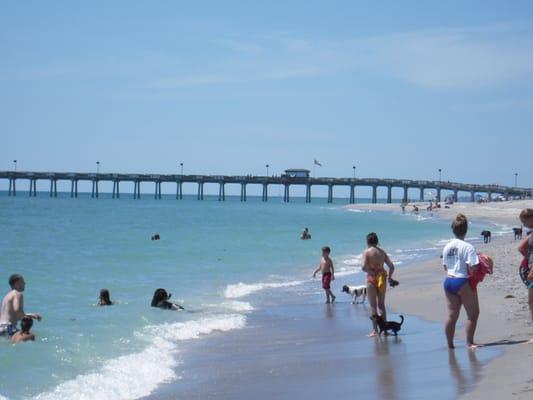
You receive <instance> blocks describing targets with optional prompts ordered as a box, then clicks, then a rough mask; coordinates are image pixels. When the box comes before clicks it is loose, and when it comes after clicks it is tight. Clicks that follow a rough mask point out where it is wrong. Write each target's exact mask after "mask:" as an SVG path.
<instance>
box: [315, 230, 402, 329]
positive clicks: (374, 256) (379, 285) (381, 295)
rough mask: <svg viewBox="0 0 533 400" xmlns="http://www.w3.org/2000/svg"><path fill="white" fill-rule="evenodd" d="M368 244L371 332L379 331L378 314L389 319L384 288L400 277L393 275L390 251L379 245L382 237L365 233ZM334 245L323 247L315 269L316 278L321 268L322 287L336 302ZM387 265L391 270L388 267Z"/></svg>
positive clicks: (366, 268)
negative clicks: (333, 285)
mask: <svg viewBox="0 0 533 400" xmlns="http://www.w3.org/2000/svg"><path fill="white" fill-rule="evenodd" d="M366 243H367V246H368V248H367V249H366V250H365V252H364V253H363V262H362V264H363V268H362V270H363V271H364V272H366V274H367V277H366V283H367V287H366V294H367V298H368V304H369V306H370V319H371V320H372V331H371V332H370V334H369V335H368V336H377V335H378V326H377V318H376V317H377V316H380V317H381V318H382V319H383V320H384V321H386V320H387V310H386V308H385V292H386V290H387V282H388V284H389V285H390V286H392V287H394V286H396V285H398V281H396V280H394V279H392V274H393V273H394V263H393V262H392V261H391V259H390V257H389V256H388V254H387V253H386V252H385V251H384V250H383V249H382V248H380V247H379V246H378V244H379V239H378V235H377V234H376V233H375V232H371V233H369V234H368V235H367V236H366ZM330 254H331V249H330V248H329V247H328V246H324V247H322V258H321V259H320V265H319V266H318V268H317V269H315V270H314V271H313V278H314V277H316V274H317V273H318V272H319V271H320V272H321V273H322V288H323V289H324V291H325V293H326V303H327V304H330V303H334V302H335V299H336V297H335V295H334V294H333V292H332V291H331V281H333V280H335V268H334V266H333V261H332V260H331V258H330ZM385 265H387V267H388V269H389V272H388V273H387V271H386V270H385Z"/></svg>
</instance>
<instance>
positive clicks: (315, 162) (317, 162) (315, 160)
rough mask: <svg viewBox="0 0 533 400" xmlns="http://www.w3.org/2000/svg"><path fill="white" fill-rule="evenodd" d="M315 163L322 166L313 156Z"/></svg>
mask: <svg viewBox="0 0 533 400" xmlns="http://www.w3.org/2000/svg"><path fill="white" fill-rule="evenodd" d="M315 165H318V166H319V167H321V166H322V164H320V163H319V162H318V161H317V159H316V158H315Z"/></svg>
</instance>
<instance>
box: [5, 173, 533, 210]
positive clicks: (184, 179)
mask: <svg viewBox="0 0 533 400" xmlns="http://www.w3.org/2000/svg"><path fill="white" fill-rule="evenodd" d="M288 171H291V170H288ZM288 171H286V172H288ZM0 179H6V180H8V181H9V190H8V195H9V196H16V195H17V183H19V182H21V181H26V182H28V191H27V193H28V195H29V196H30V197H32V196H33V197H36V196H37V181H39V180H41V181H48V182H49V183H50V191H49V195H50V197H57V182H58V181H68V182H70V197H73V198H76V197H78V182H80V181H89V182H91V185H92V190H91V197H93V198H98V197H99V183H101V182H112V184H113V191H112V197H113V198H116V199H118V198H120V195H121V192H120V185H121V183H123V182H132V183H133V188H134V190H133V198H134V199H140V198H141V184H143V185H146V184H150V185H151V186H152V187H153V188H154V191H153V196H154V198H155V199H161V185H162V184H163V183H165V184H172V185H175V187H176V199H178V200H181V199H183V184H184V183H194V184H196V185H197V196H196V197H197V199H198V200H203V199H204V185H206V184H215V185H218V200H219V201H224V200H226V189H225V188H226V185H228V184H236V185H240V200H241V201H246V199H247V187H248V186H249V185H261V186H262V201H264V202H266V201H268V199H269V186H271V185H280V186H281V187H282V188H283V201H284V202H289V201H290V199H291V194H290V189H291V186H295V185H303V186H304V187H305V202H306V203H310V202H311V200H312V188H313V187H316V186H325V187H327V191H328V196H327V199H328V203H332V202H333V193H334V188H335V187H339V186H345V187H348V188H349V191H350V196H349V202H350V204H353V203H355V198H356V197H355V196H356V189H357V188H360V187H370V188H371V192H372V202H373V203H376V202H377V200H378V188H380V187H384V188H386V189H387V202H388V203H391V202H392V190H393V188H400V189H403V200H405V201H407V200H408V190H409V189H418V190H419V191H420V195H419V200H420V201H424V200H425V199H424V194H425V192H426V190H435V192H436V196H435V197H434V198H435V199H436V200H439V201H441V192H442V191H443V190H447V191H449V192H451V193H452V195H453V199H454V200H457V199H458V198H459V196H460V194H461V193H465V194H467V195H468V197H469V198H470V200H471V201H475V200H476V196H479V195H484V196H485V197H486V199H487V200H488V201H491V200H492V199H493V196H495V195H499V196H503V197H504V198H506V199H509V198H515V197H519V198H528V197H531V196H532V194H533V189H531V188H518V187H508V186H500V185H479V184H465V183H457V182H444V181H427V180H409V179H377V178H323V177H320V178H312V177H309V176H308V174H307V176H305V175H304V176H299V175H298V174H287V173H286V174H283V175H281V176H272V177H270V176H252V175H246V176H225V175H181V174H180V175H173V174H170V175H169V174H114V173H83V172H22V171H20V172H15V171H0ZM19 187H20V186H19Z"/></svg>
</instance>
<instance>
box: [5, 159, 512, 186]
mask: <svg viewBox="0 0 533 400" xmlns="http://www.w3.org/2000/svg"><path fill="white" fill-rule="evenodd" d="M13 168H14V170H15V172H17V160H13ZM515 186H516V185H515Z"/></svg>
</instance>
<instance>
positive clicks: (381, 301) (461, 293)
mask: <svg viewBox="0 0 533 400" xmlns="http://www.w3.org/2000/svg"><path fill="white" fill-rule="evenodd" d="M520 221H521V223H522V224H523V226H524V227H525V229H526V233H527V235H526V237H525V238H524V239H523V240H522V241H521V242H520V244H519V246H518V251H519V252H520V254H522V256H523V257H524V258H523V260H522V263H521V265H520V277H521V278H522V280H523V282H524V284H525V285H526V287H527V290H528V304H529V310H530V313H531V320H532V321H533V209H531V208H527V209H524V210H523V211H522V212H521V213H520ZM451 228H452V232H453V234H454V236H455V238H454V239H452V240H451V241H449V242H448V243H447V244H446V246H445V247H444V249H443V251H442V265H443V268H444V271H445V272H446V277H445V279H444V283H443V286H444V294H445V297H446V304H447V308H448V317H447V319H446V321H445V328H444V331H445V335H446V340H447V343H448V348H450V349H454V348H455V345H454V336H455V327H456V324H457V320H458V319H459V314H460V311H461V308H464V309H465V311H466V315H467V320H466V323H465V333H466V344H467V347H468V348H469V349H475V348H477V347H479V345H478V344H476V343H475V341H474V334H475V331H476V327H477V322H478V318H479V313H480V311H479V298H478V293H477V284H478V283H479V282H481V281H482V280H483V278H484V276H485V275H486V274H487V273H492V259H491V258H490V257H488V256H486V255H484V254H481V253H478V252H477V251H476V249H475V248H474V246H473V245H472V244H470V243H468V242H466V241H465V237H466V234H467V232H468V219H467V218H466V216H465V215H463V214H457V216H456V217H455V218H454V220H453V221H452V224H451ZM366 242H367V249H366V250H365V251H364V253H363V258H362V270H363V271H364V272H366V274H367V277H366V293H367V297H368V302H369V306H370V307H369V308H370V310H369V312H370V319H371V320H372V331H371V332H370V334H369V335H368V336H371V337H372V336H377V335H378V329H377V328H378V326H377V320H378V319H381V320H383V321H387V311H386V307H385V293H386V287H387V283H388V284H389V285H390V286H391V287H394V286H396V285H397V284H398V281H395V280H394V279H392V275H393V273H394V270H395V268H394V263H393V262H392V261H391V259H390V257H389V256H388V255H387V253H386V252H385V251H384V250H383V249H381V248H380V247H379V245H378V244H379V240H378V236H377V234H376V233H374V232H371V233H369V234H368V235H367V237H366ZM330 253H331V249H330V248H329V247H328V246H324V247H323V248H322V258H321V260H320V265H319V266H318V268H317V269H315V270H314V271H313V277H315V276H316V274H317V273H318V272H319V271H320V272H321V273H322V288H323V289H324V291H325V294H326V303H334V302H335V298H336V297H335V295H334V294H333V292H332V291H331V281H333V280H334V279H335V269H334V266H333V261H332V260H331V258H330ZM385 265H387V267H388V269H389V271H388V274H387V271H386V270H385ZM402 321H403V318H402ZM528 343H530V344H533V338H532V339H530V340H529V341H528Z"/></svg>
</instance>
